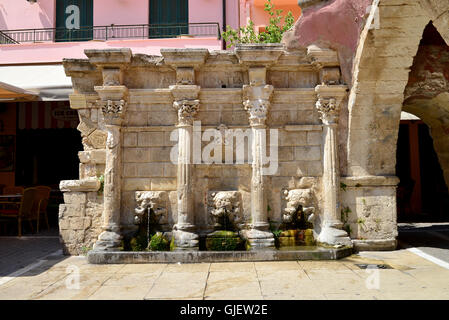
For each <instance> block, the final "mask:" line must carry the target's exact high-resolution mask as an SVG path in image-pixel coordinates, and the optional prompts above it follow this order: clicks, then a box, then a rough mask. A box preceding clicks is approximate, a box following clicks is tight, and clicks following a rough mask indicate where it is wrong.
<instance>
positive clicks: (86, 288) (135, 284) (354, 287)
mask: <svg viewBox="0 0 449 320" xmlns="http://www.w3.org/2000/svg"><path fill="white" fill-rule="evenodd" d="M356 264H365V265H366V264H388V265H390V266H391V267H392V269H377V270H372V269H368V270H363V269H360V268H359V267H358V266H357V265H356ZM78 276H79V282H78V283H79V287H78V288H77V286H76V284H77V281H76V280H77V277H78ZM0 283H2V278H1V277H0ZM0 299H192V300H193V299H221V300H236V299H238V300H250V299H267V300H268V299H269V300H273V299H282V300H284V299H297V300H304V299H307V300H311V299H323V300H324V299H351V300H354V299H360V300H362V299H370V300H377V299H444V300H446V299H449V270H448V269H445V268H442V267H440V266H438V265H436V264H434V263H432V262H430V261H428V260H425V259H423V258H421V257H419V256H417V255H415V254H413V253H411V252H410V251H408V250H397V251H393V252H362V253H360V254H357V255H352V256H351V257H348V258H345V259H342V260H338V261H285V262H284V261H282V262H239V263H201V264H134V265H131V264H122V265H90V264H88V263H87V261H86V258H85V257H63V256H59V255H58V256H52V257H50V258H49V259H47V260H46V261H44V262H43V263H42V264H40V265H38V266H37V267H35V268H34V269H32V270H29V271H28V272H26V273H24V274H22V275H20V276H18V277H15V278H13V279H11V280H10V281H7V282H5V281H3V284H0Z"/></svg>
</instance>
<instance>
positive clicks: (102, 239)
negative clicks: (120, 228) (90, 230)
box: [93, 231, 122, 251]
mask: <svg viewBox="0 0 449 320" xmlns="http://www.w3.org/2000/svg"><path fill="white" fill-rule="evenodd" d="M121 246H122V236H121V235H120V234H118V233H117V232H114V231H103V232H102V233H101V234H100V235H99V236H98V240H97V242H95V244H94V246H93V250H95V251H119V250H120V249H121Z"/></svg>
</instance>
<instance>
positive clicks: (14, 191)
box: [3, 186, 24, 194]
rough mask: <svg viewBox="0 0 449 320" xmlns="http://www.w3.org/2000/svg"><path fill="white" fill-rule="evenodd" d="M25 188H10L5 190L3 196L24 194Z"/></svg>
mask: <svg viewBox="0 0 449 320" xmlns="http://www.w3.org/2000/svg"><path fill="white" fill-rule="evenodd" d="M23 191H24V188H23V187H14V186H8V187H4V188H3V194H23Z"/></svg>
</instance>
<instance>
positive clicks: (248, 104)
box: [243, 85, 273, 126]
mask: <svg viewBox="0 0 449 320" xmlns="http://www.w3.org/2000/svg"><path fill="white" fill-rule="evenodd" d="M272 93H273V86H271V85H265V86H257V87H255V86H244V87H243V94H244V100H243V106H244V107H245V110H246V111H247V112H248V115H249V122H250V125H251V126H263V125H265V121H266V120H267V115H268V111H269V109H270V105H271V103H270V98H271V95H272Z"/></svg>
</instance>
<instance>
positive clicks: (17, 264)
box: [0, 233, 61, 277]
mask: <svg viewBox="0 0 449 320" xmlns="http://www.w3.org/2000/svg"><path fill="white" fill-rule="evenodd" d="M42 234H44V235H38V236H24V237H20V238H19V237H0V277H4V276H7V275H9V274H11V273H13V272H15V271H17V270H19V269H21V268H24V267H26V266H28V265H30V264H32V263H34V262H36V260H38V259H39V258H41V257H44V256H46V255H48V254H50V253H53V252H55V251H57V250H61V244H60V242H59V237H58V236H57V235H56V236H55V235H52V234H50V233H47V234H48V235H46V234H45V233H42Z"/></svg>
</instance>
